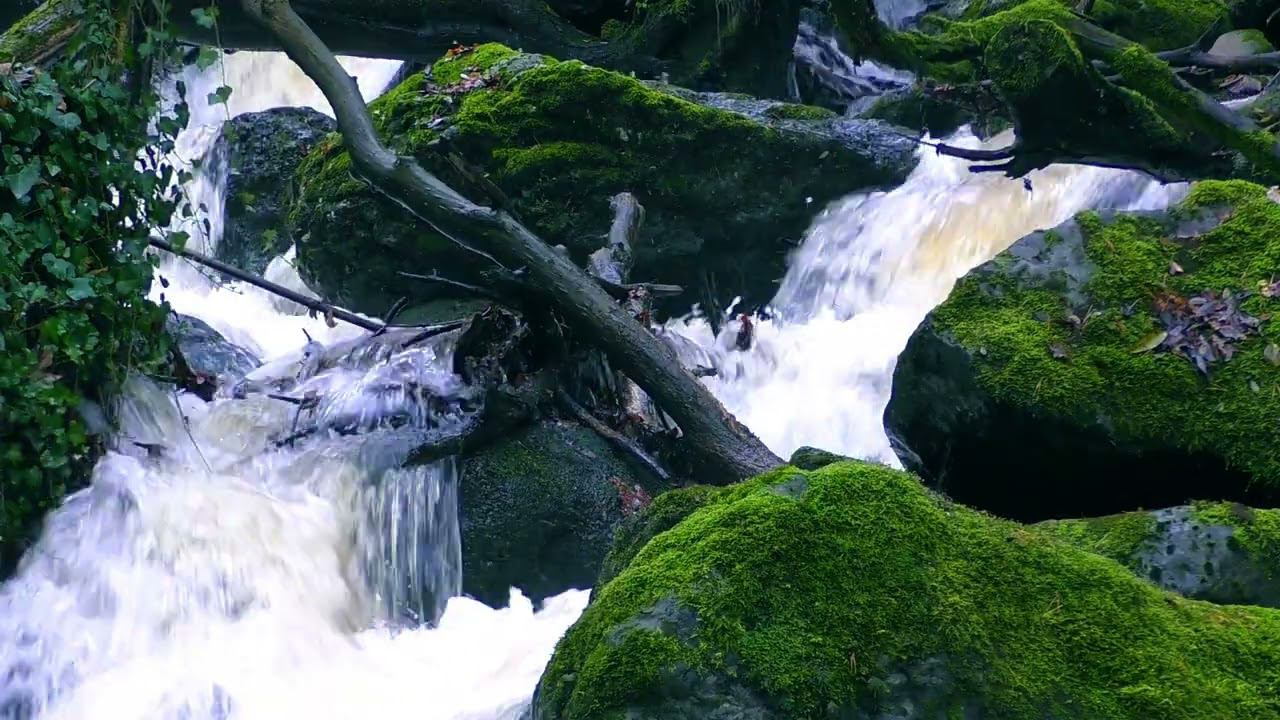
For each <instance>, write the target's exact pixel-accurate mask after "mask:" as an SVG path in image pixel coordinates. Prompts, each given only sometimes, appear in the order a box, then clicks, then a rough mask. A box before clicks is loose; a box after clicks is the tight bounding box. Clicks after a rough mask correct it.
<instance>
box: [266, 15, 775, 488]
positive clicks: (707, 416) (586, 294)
mask: <svg viewBox="0 0 1280 720" xmlns="http://www.w3.org/2000/svg"><path fill="white" fill-rule="evenodd" d="M241 2H242V5H243V7H244V9H245V11H246V12H248V13H249V14H250V16H252V17H254V18H256V19H257V20H258V21H259V22H261V23H262V24H263V26H264V27H266V28H267V29H269V30H270V31H271V33H272V34H273V35H274V36H275V37H277V38H278V39H279V40H280V44H281V45H282V46H283V47H284V49H285V51H286V52H287V53H288V54H289V56H290V57H291V58H292V59H293V61H294V62H296V63H297V64H298V65H299V67H301V68H302V70H303V71H304V72H305V73H306V74H307V75H308V76H310V77H311V79H312V80H313V81H315V83H316V84H317V85H318V86H319V87H320V89H321V91H322V92H323V93H324V95H325V97H326V99H328V101H329V103H330V105H332V106H333V109H334V112H335V115H336V116H337V120H338V128H339V130H340V131H341V132H342V135H343V138H344V142H345V144H346V146H347V148H348V150H349V151H350V154H351V159H352V170H353V171H354V172H355V173H356V174H358V175H359V176H360V177H362V178H364V179H365V180H366V181H368V182H369V183H370V184H371V185H372V186H373V187H374V188H375V189H377V190H378V191H380V192H382V193H383V194H385V195H386V196H387V197H389V198H390V199H392V200H394V201H395V202H397V203H399V204H400V205H402V206H403V207H404V208H405V209H406V210H408V211H409V212H411V213H413V214H414V215H415V216H417V217H418V218H419V219H421V220H422V221H423V222H425V223H427V224H428V225H429V226H430V227H432V228H433V229H435V230H437V231H438V232H440V233H441V234H442V235H444V236H445V237H466V238H467V239H468V242H469V243H470V244H472V245H475V246H477V247H479V248H481V249H482V250H484V251H487V252H488V253H490V254H492V255H493V256H494V257H495V258H497V259H498V260H500V261H502V262H503V264H504V265H507V266H509V267H516V268H524V269H525V270H526V272H527V276H528V279H529V281H530V282H529V284H530V287H531V288H532V289H533V291H534V292H536V293H538V294H540V295H541V297H543V298H544V299H545V300H546V301H547V302H548V303H549V304H550V305H551V306H552V307H553V308H554V309H555V310H556V311H557V313H559V314H560V315H561V316H563V317H564V318H565V319H566V320H567V321H568V322H569V323H570V324H571V325H572V326H574V327H575V328H577V329H578V330H579V331H581V332H583V333H584V334H585V335H587V336H590V338H591V339H592V341H593V342H595V343H596V344H597V345H598V346H599V347H600V348H601V349H602V350H603V351H604V352H605V353H606V354H607V355H608V356H609V358H610V359H611V360H612V361H613V362H614V363H615V364H616V365H617V366H618V367H620V368H621V369H622V370H623V371H625V372H626V373H627V375H628V376H630V377H631V378H632V379H634V380H635V381H636V382H637V383H639V385H640V386H641V387H642V388H644V390H645V391H646V392H647V393H648V394H649V395H650V396H651V397H653V398H654V399H655V400H656V401H657V402H658V403H659V404H660V405H661V406H662V407H663V409H664V410H665V411H666V412H667V413H668V414H669V415H671V417H672V418H674V419H675V421H676V422H677V423H679V425H680V428H681V430H682V431H683V433H684V437H685V442H687V443H688V445H689V449H690V451H691V455H692V456H693V457H695V458H696V460H697V464H698V468H697V469H698V470H700V471H701V472H702V473H703V474H704V475H703V478H702V479H704V480H707V481H711V482H722V483H723V482H732V481H736V480H740V479H743V478H746V477H750V476H752V475H755V474H758V473H760V472H762V471H764V470H767V469H769V468H772V467H776V466H778V465H781V464H782V460H781V459H780V458H778V457H777V456H776V455H774V454H773V453H772V452H771V451H770V450H769V449H768V448H767V447H765V445H764V443H762V442H760V440H759V439H758V438H756V437H755V436H754V435H752V434H751V432H750V431H749V430H748V429H747V428H746V427H745V426H743V425H742V424H741V423H739V422H738V421H737V420H736V419H734V417H733V416H732V415H730V414H729V413H728V412H727V411H725V409H724V408H723V406H721V405H720V403H719V401H717V400H716V398H715V397H714V396H713V395H712V394H711V393H710V391H709V390H708V389H707V388H706V387H705V386H703V385H702V383H700V382H699V381H698V380H697V379H696V378H694V377H693V376H692V375H691V374H690V373H689V372H688V371H686V370H685V369H684V368H683V367H682V366H681V365H680V362H679V360H678V359H677V358H676V356H675V353H674V352H673V351H672V350H671V348H669V347H667V346H666V345H665V344H664V343H662V342H661V341H660V340H659V339H658V338H657V337H655V336H654V335H653V334H652V333H650V332H649V330H648V329H646V328H644V327H643V326H641V325H640V324H639V323H638V322H636V321H635V319H634V318H632V317H631V316H630V315H629V314H628V313H627V312H625V311H624V310H623V309H622V308H620V307H619V306H618V305H617V304H616V303H615V302H614V301H613V299H612V298H611V297H609V295H608V294H607V293H605V292H604V290H602V289H601V288H600V287H599V286H598V285H597V284H596V283H595V282H594V281H593V280H592V279H591V278H589V277H588V276H587V275H586V274H585V273H584V272H582V270H580V269H579V268H577V267H576V266H574V265H573V263H572V262H571V261H570V260H569V259H568V258H566V257H564V256H563V255H561V254H560V253H557V252H556V251H555V250H553V249H552V248H551V247H550V246H549V245H547V244H546V243H545V242H543V241H542V240H541V239H540V238H538V237H537V236H536V235H534V234H533V233H532V232H531V231H530V230H529V229H528V228H526V227H525V226H524V225H522V224H520V223H519V222H518V221H516V220H515V219H514V218H513V217H511V215H509V214H508V213H505V212H503V211H501V210H494V209H492V208H487V207H482V206H479V205H476V204H475V203H473V202H471V201H470V200H467V199H466V198H465V197H463V196H461V195H459V194H458V193H457V192H455V191H454V190H453V189H452V188H450V187H449V186H448V185H446V184H444V183H443V182H441V181H440V180H439V179H438V178H437V177H435V176H434V175H432V174H431V173H429V172H427V171H426V170H424V169H423V168H422V166H421V165H419V164H418V163H417V162H416V161H415V160H413V159H412V158H402V157H397V156H396V155H395V154H394V153H392V152H391V151H390V150H388V149H387V148H386V147H384V146H383V145H382V143H381V141H380V140H379V139H378V136H377V134H376V132H375V131H374V128H373V124H372V122H371V120H370V118H369V115H368V111H367V109H366V107H365V104H364V101H363V100H362V99H361V96H360V94H359V92H358V91H357V89H356V85H355V82H354V81H353V80H352V79H351V78H350V77H348V76H347V74H346V72H345V71H343V69H342V66H341V65H339V64H338V61H337V60H336V59H335V58H334V55H333V53H332V52H330V51H329V49H328V48H327V47H326V46H325V45H324V43H323V42H321V40H320V39H319V38H318V37H317V36H316V35H315V33H314V32H312V30H311V29H310V28H309V27H308V26H307V24H306V22H304V21H303V20H302V18H300V17H299V16H298V15H297V13H295V12H294V10H293V8H292V7H291V5H290V4H289V2H288V0H241Z"/></svg>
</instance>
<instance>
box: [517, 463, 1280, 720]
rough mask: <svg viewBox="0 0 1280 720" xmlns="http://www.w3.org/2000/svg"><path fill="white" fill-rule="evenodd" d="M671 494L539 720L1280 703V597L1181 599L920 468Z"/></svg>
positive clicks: (1246, 708) (1269, 709) (1108, 714)
mask: <svg viewBox="0 0 1280 720" xmlns="http://www.w3.org/2000/svg"><path fill="white" fill-rule="evenodd" d="M695 493H699V494H695ZM669 495H674V496H676V501H674V502H668V501H667V500H666V498H667V497H668V496H663V497H660V498H658V499H657V500H655V501H654V503H653V505H651V506H650V510H649V511H647V512H646V513H642V514H641V515H640V516H638V518H639V519H638V520H637V521H636V522H637V524H644V523H645V519H644V515H645V514H648V513H653V514H656V515H662V516H664V517H665V518H666V520H664V521H663V522H660V523H659V524H658V528H657V532H656V533H654V534H653V535H652V536H651V539H647V543H645V542H644V540H645V538H641V537H639V536H636V537H631V536H624V535H622V534H620V535H619V540H620V543H622V544H623V545H625V546H632V545H635V544H637V543H638V544H639V545H640V547H641V548H642V549H638V551H637V552H634V553H631V557H630V558H627V559H625V561H623V562H622V568H621V569H620V570H618V571H617V574H616V576H614V577H613V578H612V579H611V580H609V581H608V582H607V583H604V584H603V585H602V586H601V587H598V588H597V589H596V591H595V593H594V596H593V598H592V603H591V605H590V606H589V607H588V608H587V610H586V612H585V613H584V614H583V616H582V618H581V619H580V620H579V621H578V623H577V624H576V625H574V626H573V627H572V628H571V629H570V630H569V632H568V633H567V634H566V635H565V637H564V638H563V639H562V640H561V641H560V643H559V645H558V646H557V648H556V652H555V655H554V656H553V658H552V660H551V662H550V664H549V665H548V666H547V669H546V672H545V673H544V675H543V677H542V679H541V681H540V683H539V686H538V690H537V693H536V695H535V698H534V703H533V707H532V708H531V711H530V716H531V717H532V718H533V719H534V720H594V719H596V718H614V717H616V718H623V717H625V718H633V719H635V720H659V719H661V720H686V719H687V720H695V719H697V720H702V719H704V718H752V719H754V720H765V719H772V718H778V719H779V720H781V719H782V718H787V719H789V720H797V719H813V720H817V719H819V718H821V719H826V718H847V719H849V720H890V719H894V720H938V719H941V718H1041V719H1047V720H1097V719H1098V718H1108V719H1109V720H1150V719H1151V718H1157V717H1161V718H1172V717H1187V718H1193V717H1212V718H1215V720H1258V719H1270V720H1275V718H1277V717H1280V711H1277V710H1276V709H1275V707H1274V703H1273V702H1272V701H1273V700H1274V688H1275V686H1276V683H1277V682H1280V611H1278V610H1274V609H1270V608H1259V607H1249V606H1241V605H1213V604H1210V603H1204V602H1199V601H1194V600H1188V599H1185V598H1182V597H1179V596H1177V595H1174V594H1171V593H1167V592H1164V591H1162V590H1161V589H1159V588H1157V587H1156V586H1155V585H1153V584H1151V583H1149V582H1147V581H1146V580H1144V579H1141V578H1138V577H1136V576H1135V575H1134V574H1133V573H1132V572H1131V571H1130V570H1128V569H1126V568H1125V567H1123V566H1122V565H1120V564H1119V563H1117V562H1115V561H1114V560H1111V559H1108V558H1106V557H1103V556H1101V555H1099V554H1096V553H1094V552H1089V551H1088V550H1085V549H1082V548H1081V547H1078V546H1077V545H1075V544H1073V543H1070V542H1064V541H1063V540H1062V539H1061V538H1059V537H1057V536H1056V535H1055V534H1054V533H1051V532H1046V531H1044V530H1043V529H1040V528H1032V527H1027V526H1024V525H1019V524H1017V523H1014V522H1010V521H1006V520H1000V519H998V518H994V517H992V516H990V515H987V514H984V513H980V512H976V511H974V510H971V509H969V508H966V507H963V506H960V505H956V504H954V503H952V502H951V501H949V500H947V499H945V498H943V497H941V496H939V495H936V494H934V493H932V492H930V491H929V490H927V489H926V488H925V487H923V486H922V485H921V483H920V482H919V481H918V480H917V479H916V478H915V477H913V476H911V475H909V474H907V473H903V472H900V471H896V470H893V469H890V468H886V467H883V466H879V465H874V464H868V463H860V462H856V461H847V462H839V463H835V464H831V465H827V466H826V467H823V468H822V469H820V470H816V471H801V470H798V469H795V468H790V467H788V468H781V469H779V470H776V471H773V472H770V473H766V474H765V475H762V476H760V477H757V478H755V479H752V480H748V481H747V482H745V483H742V484H740V485H736V486H731V487H723V488H703V489H701V490H694V489H685V490H679V491H676V492H675V493H670V494H669ZM620 549H621V546H620V547H615V550H620ZM1170 708H1176V711H1175V712H1172V713H1171V712H1170V710H1169V709H1170Z"/></svg>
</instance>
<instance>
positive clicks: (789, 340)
mask: <svg viewBox="0 0 1280 720" xmlns="http://www.w3.org/2000/svg"><path fill="white" fill-rule="evenodd" d="M1008 141H1009V137H1007V136H1001V137H996V138H993V139H992V140H991V141H990V142H989V145H990V146H992V147H995V146H999V145H1001V144H1003V143H1007V142H1008ZM947 142H949V143H951V144H953V145H963V146H969V147H978V146H980V143H979V141H978V140H977V139H976V138H974V137H973V135H972V134H970V133H969V132H968V131H967V130H962V131H960V132H959V133H958V134H957V135H956V136H955V137H952V138H949V139H948V140H947ZM1029 180H1030V188H1031V189H1027V188H1026V187H1024V185H1023V182H1022V181H1021V180H1011V179H1008V178H1005V177H1003V176H1000V175H997V174H995V173H986V174H974V173H971V172H969V170H968V164H967V163H966V162H965V161H963V160H958V159H955V158H950V157H945V156H942V155H938V154H936V153H935V152H933V151H932V150H929V149H927V148H922V150H921V154H920V165H919V166H918V167H917V168H916V170H915V171H914V172H913V173H912V174H911V176H910V177H909V178H908V179H907V181H906V182H905V183H904V184H902V185H901V186H900V187H898V188H896V189H894V190H892V191H889V192H879V193H869V194H866V193H864V194H855V195H852V196H849V197H847V198H845V199H843V200H841V201H839V202H837V203H835V204H833V205H832V206H831V207H829V208H827V209H826V210H825V211H824V212H823V213H822V214H821V215H820V216H819V217H818V218H817V219H816V221H815V222H814V223H813V225H812V227H811V228H810V230H809V232H808V234H807V237H806V239H805V241H804V244H803V245H802V246H801V247H800V248H799V249H798V250H797V251H796V252H795V253H794V255H793V256H792V258H791V263H790V268H789V270H788V272H787V275H786V278H785V279H784V280H783V282H782V286H781V287H780V289H779V291H778V294H777V296H776V298H775V300H774V303H773V307H772V311H773V313H774V315H773V318H772V319H770V320H765V321H760V322H757V323H756V329H755V338H756V343H755V346H754V347H753V348H752V350H751V351H750V352H745V353H744V352H738V351H736V350H735V349H734V347H733V338H734V337H735V336H736V333H737V323H736V322H730V323H728V326H727V327H726V328H725V329H724V330H723V331H722V334H721V336H720V337H719V338H716V337H713V336H712V333H711V330H710V327H709V326H708V325H707V324H706V323H705V322H703V321H701V320H698V319H696V318H694V319H686V320H681V321H677V322H673V323H671V324H669V325H668V327H667V330H668V332H670V333H673V334H676V335H680V336H683V337H684V339H686V340H692V342H685V343H682V344H681V345H682V347H684V348H685V350H686V353H687V354H688V355H689V361H690V362H698V363H701V364H714V365H715V366H716V367H718V368H720V374H719V376H718V377H714V378H708V379H707V380H706V382H707V383H708V384H709V385H710V387H711V388H712V390H713V391H714V392H715V393H716V395H717V396H718V397H719V398H720V399H721V401H723V402H724V403H725V405H726V406H727V407H728V408H729V410H731V411H732V412H733V413H734V414H735V415H736V416H737V417H738V418H739V419H741V420H743V421H744V422H745V423H746V424H747V425H748V427H750V428H751V429H752V430H754V431H755V432H756V433H757V434H758V435H759V436H760V437H761V438H762V439H763V440H764V441H765V443H766V444H768V445H769V446H770V447H771V448H772V449H773V450H774V451H775V452H778V453H780V454H782V455H783V456H784V457H785V456H787V455H788V454H790V453H791V452H793V451H794V450H795V449H796V448H798V447H800V446H801V445H813V446H817V447H822V448H825V449H828V450H832V451H837V452H842V453H846V454H849V455H853V456H856V457H862V458H867V459H874V460H879V461H881V462H886V463H889V464H893V465H897V464H898V460H897V458H896V457H895V456H894V454H893V452H892V451H891V449H890V445H889V439H888V437H887V436H886V435H885V431H884V426H883V422H882V416H883V414H884V409H885V406H886V405H887V404H888V401H889V391H890V388H891V385H892V380H893V369H894V365H895V363H896V361H897V356H898V354H899V353H900V352H901V351H902V349H903V348H904V347H905V346H906V342H907V339H908V338H909V337H910V335H911V333H912V331H913V330H914V329H915V328H916V326H917V325H919V323H920V321H921V320H922V319H923V318H924V316H925V315H926V314H927V313H928V312H929V310H931V309H933V307H934V306H936V305H937V304H938V303H940V302H941V301H942V300H944V299H946V297H947V294H948V293H950V291H951V287H952V286H953V284H954V283H955V281H956V279H957V278H959V277H960V276H962V275H963V274H964V273H966V272H968V271H969V270H970V269H971V268H973V267H974V266H975V265H978V264H980V263H982V262H984V261H986V260H988V259H990V258H991V257H993V256H995V255H996V254H997V253H999V252H1000V251H1001V250H1003V249H1005V248H1006V247H1008V246H1009V245H1010V244H1012V243H1013V242H1014V241H1015V240H1017V239H1018V238H1020V237H1022V236H1023V235H1025V234H1027V233H1029V232H1031V231H1033V230H1036V229H1039V228H1044V227H1052V226H1054V225H1057V224H1058V223H1060V222H1062V221H1064V220H1066V219H1067V218H1068V217H1070V216H1071V215H1073V214H1075V213H1076V212H1079V211H1081V210H1084V209H1086V208H1091V207H1113V208H1125V209H1153V208H1158V207H1163V206H1165V205H1167V204H1168V203H1169V202H1171V201H1172V200H1174V199H1175V198H1177V197H1178V196H1180V195H1181V194H1182V193H1184V192H1185V188H1184V187H1182V186H1160V185H1159V184H1157V183H1155V182H1153V181H1151V180H1150V179H1148V178H1146V177H1145V176H1142V175H1139V174H1137V173H1132V172H1124V171H1118V170H1109V169H1103V168H1091V167H1082V166H1055V167H1051V168H1048V169H1045V170H1041V171H1038V172H1035V173H1033V174H1032V175H1031V176H1030V177H1029Z"/></svg>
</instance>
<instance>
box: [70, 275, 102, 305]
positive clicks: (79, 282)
mask: <svg viewBox="0 0 1280 720" xmlns="http://www.w3.org/2000/svg"><path fill="white" fill-rule="evenodd" d="M97 296H98V293H97V292H96V291H94V289H93V284H92V282H91V281H90V280H89V278H84V277H78V278H74V279H72V281H71V287H70V288H68V289H67V297H69V298H71V299H72V300H75V301H80V300H88V299H89V298H92V297H97Z"/></svg>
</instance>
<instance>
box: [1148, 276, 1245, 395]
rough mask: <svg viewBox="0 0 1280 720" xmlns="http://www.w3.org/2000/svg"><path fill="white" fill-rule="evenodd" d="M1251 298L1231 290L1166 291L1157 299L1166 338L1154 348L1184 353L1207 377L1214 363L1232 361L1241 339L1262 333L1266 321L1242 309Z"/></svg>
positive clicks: (1159, 315)
mask: <svg viewBox="0 0 1280 720" xmlns="http://www.w3.org/2000/svg"><path fill="white" fill-rule="evenodd" d="M1247 297H1249V293H1244V292H1238V293H1233V292H1231V291H1230V290H1224V291H1223V292H1222V293H1220V294H1219V293H1213V292H1208V291H1206V292H1202V293H1200V294H1199V295H1194V296H1192V297H1190V298H1180V297H1178V296H1176V295H1173V294H1172V293H1166V294H1165V295H1164V296H1162V297H1160V298H1157V301H1156V308H1157V312H1158V318H1159V321H1160V324H1161V325H1162V326H1163V332H1164V337H1163V338H1162V339H1161V340H1160V341H1159V342H1158V343H1156V344H1155V345H1153V347H1152V349H1157V348H1158V349H1161V350H1165V351H1168V352H1173V353H1176V354H1179V355H1182V356H1183V357H1185V358H1187V360H1189V361H1191V364H1192V365H1194V366H1195V368H1196V369H1197V370H1199V371H1200V373H1201V374H1203V375H1205V376H1206V377H1207V376H1208V375H1209V368H1210V367H1211V366H1212V365H1213V364H1214V363H1218V362H1226V361H1228V360H1230V359H1231V358H1232V357H1234V356H1235V354H1236V351H1237V350H1238V347H1239V344H1240V342H1242V341H1244V340H1245V339H1246V338H1248V337H1249V336H1250V335H1257V334H1258V332H1259V330H1260V328H1261V325H1262V321H1261V320H1259V319H1258V318H1256V317H1253V316H1252V315H1250V314H1248V313H1246V312H1244V311H1243V310H1241V309H1240V302H1241V301H1242V300H1244V299H1245V298H1247ZM1135 352H1136V350H1135Z"/></svg>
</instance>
